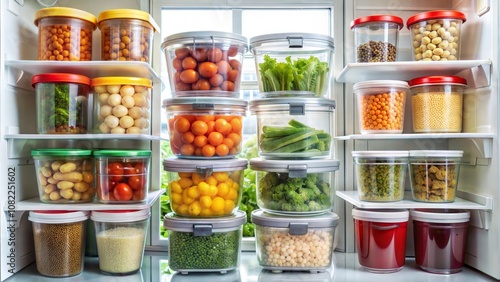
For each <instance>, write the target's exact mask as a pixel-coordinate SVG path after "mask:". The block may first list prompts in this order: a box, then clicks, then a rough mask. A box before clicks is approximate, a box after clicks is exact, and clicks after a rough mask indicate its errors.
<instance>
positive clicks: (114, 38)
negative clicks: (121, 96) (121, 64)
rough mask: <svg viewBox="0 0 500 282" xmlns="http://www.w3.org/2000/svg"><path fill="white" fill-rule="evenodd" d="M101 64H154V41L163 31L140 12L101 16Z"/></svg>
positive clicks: (109, 13)
mask: <svg viewBox="0 0 500 282" xmlns="http://www.w3.org/2000/svg"><path fill="white" fill-rule="evenodd" d="M97 25H98V26H99V29H100V31H101V60H103V61H139V62H147V63H151V62H152V58H151V57H152V51H153V37H154V33H155V32H157V31H158V32H159V31H160V28H159V26H158V24H157V23H156V22H155V20H154V19H153V17H152V16H151V15H150V14H149V13H147V12H145V11H141V10H134V9H113V10H106V11H102V12H101V13H99V15H98V16H97Z"/></svg>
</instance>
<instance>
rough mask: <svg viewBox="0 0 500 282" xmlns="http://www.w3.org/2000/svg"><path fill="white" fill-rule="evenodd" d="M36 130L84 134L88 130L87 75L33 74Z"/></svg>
mask: <svg viewBox="0 0 500 282" xmlns="http://www.w3.org/2000/svg"><path fill="white" fill-rule="evenodd" d="M31 83H32V85H33V87H34V88H35V91H36V112H37V131H38V133H39V134H84V133H87V131H88V116H89V108H90V107H91V105H89V104H90V103H89V94H90V78H88V77H87V76H84V75H79V74H71V73H43V74H37V75H34V76H33V77H32V78H31Z"/></svg>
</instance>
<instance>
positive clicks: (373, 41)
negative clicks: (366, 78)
mask: <svg viewBox="0 0 500 282" xmlns="http://www.w3.org/2000/svg"><path fill="white" fill-rule="evenodd" d="M400 27H401V26H400V25H399V24H397V23H390V22H368V23H364V24H359V25H356V26H355V27H354V28H353V31H354V45H355V46H356V52H355V53H354V61H355V62H357V63H373V62H395V61H397V53H398V40H399V30H400Z"/></svg>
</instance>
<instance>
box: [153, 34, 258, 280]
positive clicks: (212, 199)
mask: <svg viewBox="0 0 500 282" xmlns="http://www.w3.org/2000/svg"><path fill="white" fill-rule="evenodd" d="M161 47H162V50H163V51H164V53H165V57H166V60H167V67H168V71H169V78H170V86H171V92H172V97H173V98H169V99H166V100H164V101H163V108H164V109H165V111H166V115H167V119H168V131H169V139H170V146H171V148H172V151H173V153H174V154H175V157H174V158H168V159H165V160H164V162H163V168H164V170H165V171H167V172H168V181H169V187H168V192H169V196H170V205H171V209H172V211H173V212H172V213H169V214H167V215H166V216H165V218H164V227H165V228H166V229H167V230H168V234H169V236H168V239H169V240H168V241H169V245H168V256H169V258H168V259H169V266H170V267H171V268H172V269H173V270H176V271H179V272H180V273H183V274H185V273H189V272H220V273H226V272H228V271H231V270H234V269H236V268H238V266H239V263H240V251H241V240H242V226H243V224H244V223H245V222H246V214H245V213H244V212H241V211H238V206H239V203H240V200H241V192H242V191H241V187H242V184H243V183H242V182H243V176H244V175H243V171H244V169H246V168H247V166H248V162H247V160H244V159H238V158H236V156H237V155H238V154H239V153H240V152H241V149H242V146H243V142H242V140H243V118H244V117H245V116H246V112H247V107H248V103H247V102H246V101H245V100H243V99H240V98H239V96H240V93H239V90H240V81H241V71H242V63H243V54H244V53H245V52H246V51H247V50H248V44H247V39H246V38H244V37H242V36H240V35H237V34H232V33H226V32H216V31H199V32H186V33H179V34H174V35H171V36H168V37H167V38H165V40H164V42H163V44H162V46H161Z"/></svg>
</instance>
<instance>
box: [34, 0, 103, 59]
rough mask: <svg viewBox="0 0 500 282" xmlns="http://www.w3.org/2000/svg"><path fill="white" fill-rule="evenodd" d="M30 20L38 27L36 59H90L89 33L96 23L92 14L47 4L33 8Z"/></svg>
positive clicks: (90, 42)
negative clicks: (39, 7)
mask: <svg viewBox="0 0 500 282" xmlns="http://www.w3.org/2000/svg"><path fill="white" fill-rule="evenodd" d="M34 22H35V25H36V26H37V27H38V60H43V61H92V33H93V32H94V30H95V29H96V24H97V20H96V17H95V16H94V15H92V14H91V13H88V12H86V11H82V10H79V9H74V8H67V7H51V8H43V9H40V10H38V11H36V13H35V16H34ZM70 35H71V36H70Z"/></svg>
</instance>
